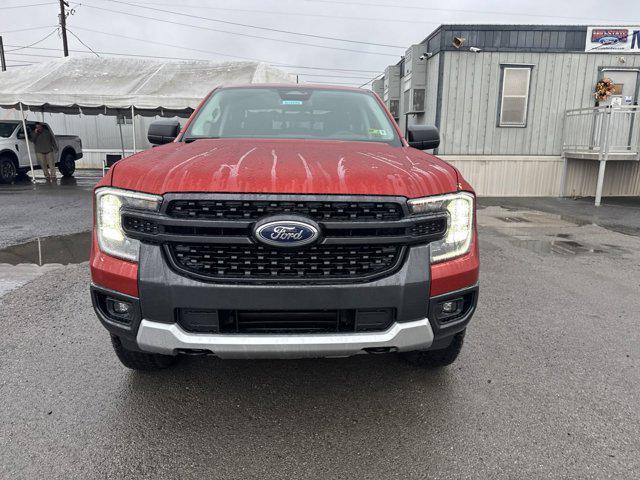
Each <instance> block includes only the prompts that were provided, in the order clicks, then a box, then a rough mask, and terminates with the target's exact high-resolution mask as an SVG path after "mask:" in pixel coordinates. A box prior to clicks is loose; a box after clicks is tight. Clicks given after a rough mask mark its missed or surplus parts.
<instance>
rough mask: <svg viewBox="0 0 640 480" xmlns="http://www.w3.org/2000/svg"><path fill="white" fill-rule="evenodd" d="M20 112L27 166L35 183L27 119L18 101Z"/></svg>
mask: <svg viewBox="0 0 640 480" xmlns="http://www.w3.org/2000/svg"><path fill="white" fill-rule="evenodd" d="M20 114H21V115H22V130H23V131H24V143H26V144H27V155H28V156H29V166H30V167H31V181H32V182H33V183H34V184H35V183H36V174H35V173H34V172H33V158H32V157H31V146H30V145H29V134H28V133H27V119H26V118H25V116H24V108H23V107H22V102H20Z"/></svg>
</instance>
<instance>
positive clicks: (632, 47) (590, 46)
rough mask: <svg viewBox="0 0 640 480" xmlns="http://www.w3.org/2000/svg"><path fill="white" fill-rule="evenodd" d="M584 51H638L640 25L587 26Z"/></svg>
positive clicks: (639, 50)
mask: <svg viewBox="0 0 640 480" xmlns="http://www.w3.org/2000/svg"><path fill="white" fill-rule="evenodd" d="M584 50H585V52H588V53H623V52H624V53H640V26H636V27H588V28H587V39H586V42H585V49H584Z"/></svg>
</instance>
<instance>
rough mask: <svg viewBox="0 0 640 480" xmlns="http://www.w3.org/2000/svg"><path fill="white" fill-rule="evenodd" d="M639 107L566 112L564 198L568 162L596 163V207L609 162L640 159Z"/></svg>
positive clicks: (563, 142)
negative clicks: (569, 160) (574, 160)
mask: <svg viewBox="0 0 640 480" xmlns="http://www.w3.org/2000/svg"><path fill="white" fill-rule="evenodd" d="M639 117H640V107H639V106H637V105H629V106H605V107H594V108H577V109H574V110H567V111H566V112H565V116H564V128H563V133H562V156H563V157H564V171H563V174H562V195H564V189H565V182H566V176H567V159H568V158H574V159H576V158H577V159H585V160H597V161H599V163H600V165H599V168H598V180H597V184H596V199H595V204H596V207H597V206H599V205H600V202H601V200H602V187H603V185H604V171H605V168H606V165H607V161H608V160H640V118H639Z"/></svg>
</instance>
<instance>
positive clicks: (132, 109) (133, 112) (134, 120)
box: [131, 105, 138, 155]
mask: <svg viewBox="0 0 640 480" xmlns="http://www.w3.org/2000/svg"><path fill="white" fill-rule="evenodd" d="M131 126H132V127H133V154H134V155H135V154H136V153H138V150H137V149H136V109H135V107H134V106H133V105H131Z"/></svg>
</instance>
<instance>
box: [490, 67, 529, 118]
mask: <svg viewBox="0 0 640 480" xmlns="http://www.w3.org/2000/svg"><path fill="white" fill-rule="evenodd" d="M530 82H531V67H506V66H503V67H502V81H501V83H500V88H501V91H500V108H499V110H498V126H500V127H526V126H527V106H528V103H529V84H530Z"/></svg>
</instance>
